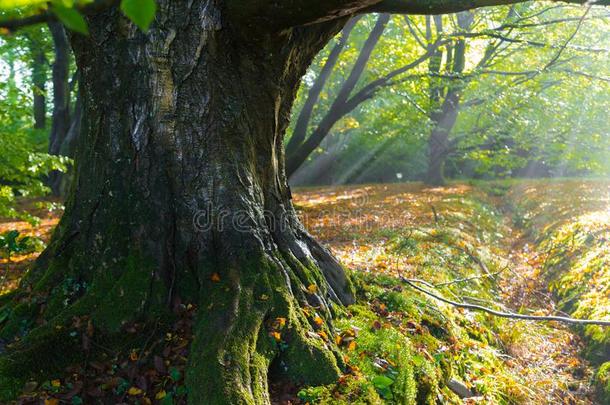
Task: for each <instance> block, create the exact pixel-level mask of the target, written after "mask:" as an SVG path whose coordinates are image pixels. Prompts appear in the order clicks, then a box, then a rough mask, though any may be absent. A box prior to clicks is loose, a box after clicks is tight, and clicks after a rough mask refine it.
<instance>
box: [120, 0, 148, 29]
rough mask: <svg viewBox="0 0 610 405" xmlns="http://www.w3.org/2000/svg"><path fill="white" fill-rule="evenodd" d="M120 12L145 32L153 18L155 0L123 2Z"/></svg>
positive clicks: (129, 0)
mask: <svg viewBox="0 0 610 405" xmlns="http://www.w3.org/2000/svg"><path fill="white" fill-rule="evenodd" d="M121 10H122V11H123V13H124V14H125V15H126V16H127V17H129V18H130V19H131V21H133V22H134V23H135V24H136V25H137V26H138V27H140V29H141V30H142V31H147V30H148V27H149V26H150V24H151V23H152V21H153V20H154V18H155V13H156V11H157V3H155V0H123V1H121Z"/></svg>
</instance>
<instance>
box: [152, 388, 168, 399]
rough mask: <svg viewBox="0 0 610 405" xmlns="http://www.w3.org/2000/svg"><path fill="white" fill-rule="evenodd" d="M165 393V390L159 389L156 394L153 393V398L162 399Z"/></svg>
mask: <svg viewBox="0 0 610 405" xmlns="http://www.w3.org/2000/svg"><path fill="white" fill-rule="evenodd" d="M166 395H167V393H166V392H165V390H161V391H159V392H157V395H155V399H163V398H165V396H166Z"/></svg>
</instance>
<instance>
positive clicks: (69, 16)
mask: <svg viewBox="0 0 610 405" xmlns="http://www.w3.org/2000/svg"><path fill="white" fill-rule="evenodd" d="M90 3H91V0H51V1H50V2H48V1H46V0H0V18H6V19H11V18H19V17H23V16H24V15H32V14H37V13H40V11H41V10H44V9H45V8H47V7H50V10H51V11H52V12H53V14H55V15H56V16H57V18H58V19H59V20H60V21H61V22H62V23H63V24H64V25H65V26H66V27H67V28H69V29H71V30H73V31H76V32H79V33H81V34H87V33H88V31H89V30H88V28H87V22H86V21H85V19H84V17H83V15H82V13H81V12H80V11H81V9H82V8H84V7H86V6H87V5H89V4H90ZM120 7H121V11H122V12H123V14H125V16H127V17H128V18H129V19H130V20H131V21H133V22H134V24H136V25H137V26H138V27H139V28H140V29H141V30H143V31H147V30H148V27H149V26H150V24H151V23H152V21H153V20H154V18H155V13H156V10H157V3H156V2H155V0H121V5H120Z"/></svg>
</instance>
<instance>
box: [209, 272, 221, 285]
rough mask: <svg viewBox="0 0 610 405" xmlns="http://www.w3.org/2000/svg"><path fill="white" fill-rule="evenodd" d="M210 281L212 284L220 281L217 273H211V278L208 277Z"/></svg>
mask: <svg viewBox="0 0 610 405" xmlns="http://www.w3.org/2000/svg"><path fill="white" fill-rule="evenodd" d="M210 280H212V281H213V282H215V283H217V282H219V281H220V275H219V274H218V273H212V276H211V277H210Z"/></svg>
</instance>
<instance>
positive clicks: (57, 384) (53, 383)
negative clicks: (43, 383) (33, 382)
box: [51, 380, 61, 387]
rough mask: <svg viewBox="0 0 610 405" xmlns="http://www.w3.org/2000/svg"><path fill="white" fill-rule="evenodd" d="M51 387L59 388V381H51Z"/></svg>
mask: <svg viewBox="0 0 610 405" xmlns="http://www.w3.org/2000/svg"><path fill="white" fill-rule="evenodd" d="M51 385H52V386H53V387H59V386H61V381H59V380H53V381H51Z"/></svg>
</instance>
